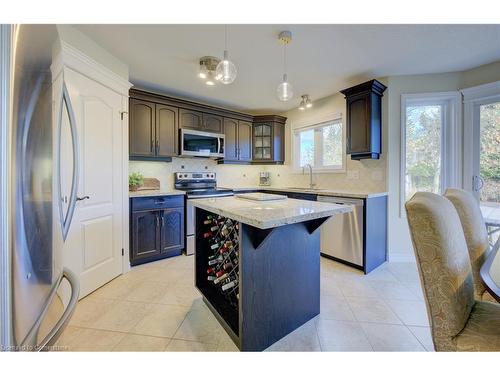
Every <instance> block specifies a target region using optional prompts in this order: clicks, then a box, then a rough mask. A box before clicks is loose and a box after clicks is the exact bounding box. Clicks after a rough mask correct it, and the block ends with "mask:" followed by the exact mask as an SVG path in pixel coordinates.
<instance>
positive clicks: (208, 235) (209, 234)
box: [203, 232, 213, 238]
mask: <svg viewBox="0 0 500 375" xmlns="http://www.w3.org/2000/svg"><path fill="white" fill-rule="evenodd" d="M212 236H213V233H212V232H206V233H203V238H210V237H212Z"/></svg>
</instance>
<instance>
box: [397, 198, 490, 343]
mask: <svg viewBox="0 0 500 375" xmlns="http://www.w3.org/2000/svg"><path fill="white" fill-rule="evenodd" d="M406 213H407V218H408V224H409V226H410V233H411V239H412V242H413V248H414V250H415V256H416V259H417V265H418V270H419V274H420V279H421V282H422V287H423V291H424V297H425V302H426V305H427V313H428V316H429V320H430V325H431V332H432V339H433V342H434V347H435V349H436V350H437V351H500V304H494V303H491V302H485V301H479V300H475V298H474V282H473V276H472V268H471V264H470V260H469V253H468V249H467V243H466V241H465V236H464V233H463V230H462V225H461V222H460V218H459V216H458V213H457V211H456V210H455V207H454V206H453V204H452V203H451V202H450V201H449V200H448V199H446V198H445V197H442V196H440V195H437V194H433V193H424V192H419V193H416V194H415V195H414V196H413V197H412V198H411V199H410V200H409V201H408V202H406Z"/></svg>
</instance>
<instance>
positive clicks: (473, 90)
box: [460, 81, 500, 102]
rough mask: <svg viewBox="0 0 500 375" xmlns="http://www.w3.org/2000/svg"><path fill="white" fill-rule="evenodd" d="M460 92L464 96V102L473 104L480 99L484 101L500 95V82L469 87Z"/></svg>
mask: <svg viewBox="0 0 500 375" xmlns="http://www.w3.org/2000/svg"><path fill="white" fill-rule="evenodd" d="M460 91H461V92H462V95H463V96H464V102H473V101H475V100H480V99H481V100H483V99H487V98H490V97H495V96H498V95H500V81H496V82H491V83H486V84H484V85H479V86H474V87H469V88H467V89H462V90H460Z"/></svg>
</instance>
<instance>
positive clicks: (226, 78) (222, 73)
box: [215, 25, 236, 85]
mask: <svg viewBox="0 0 500 375" xmlns="http://www.w3.org/2000/svg"><path fill="white" fill-rule="evenodd" d="M215 79H216V80H218V81H220V82H221V83H223V84H224V85H229V84H231V83H233V82H234V80H235V79H236V66H235V65H234V64H233V63H232V62H231V61H230V60H229V53H228V52H227V25H225V26H224V58H223V59H222V61H221V62H219V63H218V64H217V68H216V70H215Z"/></svg>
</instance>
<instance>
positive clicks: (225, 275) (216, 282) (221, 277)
mask: <svg viewBox="0 0 500 375" xmlns="http://www.w3.org/2000/svg"><path fill="white" fill-rule="evenodd" d="M227 277H229V274H228V273H225V274H223V275H222V276H220V277H218V278H216V279H215V280H214V284H218V283H220V282H221V281H222V280H224V279H225V278H227Z"/></svg>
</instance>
